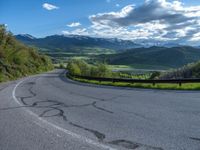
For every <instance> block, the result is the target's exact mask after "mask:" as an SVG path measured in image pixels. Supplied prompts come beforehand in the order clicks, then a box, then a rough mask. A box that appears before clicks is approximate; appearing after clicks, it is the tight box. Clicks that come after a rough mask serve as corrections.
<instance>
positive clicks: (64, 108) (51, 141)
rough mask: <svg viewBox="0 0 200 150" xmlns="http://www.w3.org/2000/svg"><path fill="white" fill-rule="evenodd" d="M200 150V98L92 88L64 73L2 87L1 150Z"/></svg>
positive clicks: (197, 95) (185, 93) (189, 94)
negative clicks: (65, 75)
mask: <svg viewBox="0 0 200 150" xmlns="http://www.w3.org/2000/svg"><path fill="white" fill-rule="evenodd" d="M64 149H65V150H66V149H67V150H105V149H110V150H121V149H122V150H123V149H124V150H125V149H134V150H200V93H199V92H192V91H190V92H188V91H161V90H144V89H129V88H115V87H106V86H97V85H89V84H83V83H78V82H74V81H71V80H69V79H67V78H65V77H64V70H55V71H53V72H50V73H46V74H42V75H37V76H32V77H29V78H24V79H21V80H18V81H13V82H9V83H3V84H0V150H64Z"/></svg>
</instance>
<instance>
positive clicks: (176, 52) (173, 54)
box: [97, 46, 200, 69]
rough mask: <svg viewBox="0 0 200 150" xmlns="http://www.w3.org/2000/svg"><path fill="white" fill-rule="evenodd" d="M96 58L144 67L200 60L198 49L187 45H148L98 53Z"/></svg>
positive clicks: (151, 67)
mask: <svg viewBox="0 0 200 150" xmlns="http://www.w3.org/2000/svg"><path fill="white" fill-rule="evenodd" d="M97 59H99V60H101V61H107V62H108V64H115V65H129V66H133V67H135V68H139V69H141V68H144V69H147V68H148V69H169V68H178V67H182V66H183V65H186V64H188V63H192V62H195V61H198V60H200V49H199V48H193V47H189V46H180V47H172V48H167V47H156V46H154V47H149V48H136V49H129V50H127V51H125V52H122V53H118V54H110V55H100V56H97Z"/></svg>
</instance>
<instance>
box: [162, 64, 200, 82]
mask: <svg viewBox="0 0 200 150" xmlns="http://www.w3.org/2000/svg"><path fill="white" fill-rule="evenodd" d="M182 78H200V62H197V63H192V64H189V65H186V66H184V67H182V68H180V69H177V70H173V71H170V72H167V73H165V74H163V75H161V76H160V79H182Z"/></svg>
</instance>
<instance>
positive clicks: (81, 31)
mask: <svg viewBox="0 0 200 150" xmlns="http://www.w3.org/2000/svg"><path fill="white" fill-rule="evenodd" d="M62 34H64V35H85V36H89V35H90V34H89V32H88V31H87V29H85V28H80V29H76V30H73V31H62Z"/></svg>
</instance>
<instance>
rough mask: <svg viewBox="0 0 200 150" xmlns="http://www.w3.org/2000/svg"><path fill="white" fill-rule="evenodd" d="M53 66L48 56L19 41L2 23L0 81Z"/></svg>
mask: <svg viewBox="0 0 200 150" xmlns="http://www.w3.org/2000/svg"><path fill="white" fill-rule="evenodd" d="M52 68H53V65H52V63H51V60H50V59H49V58H48V57H47V56H41V55H39V54H38V53H37V51H36V49H34V48H31V47H27V46H25V45H24V44H22V43H20V42H19V41H17V40H16V39H15V38H14V36H13V35H12V33H10V32H8V31H6V28H5V26H4V25H0V82H2V81H7V80H11V79H16V78H19V77H22V76H26V75H29V74H35V73H39V72H43V71H48V70H50V69H52Z"/></svg>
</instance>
